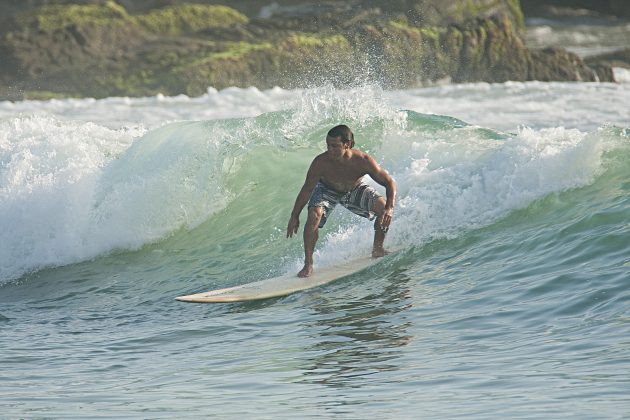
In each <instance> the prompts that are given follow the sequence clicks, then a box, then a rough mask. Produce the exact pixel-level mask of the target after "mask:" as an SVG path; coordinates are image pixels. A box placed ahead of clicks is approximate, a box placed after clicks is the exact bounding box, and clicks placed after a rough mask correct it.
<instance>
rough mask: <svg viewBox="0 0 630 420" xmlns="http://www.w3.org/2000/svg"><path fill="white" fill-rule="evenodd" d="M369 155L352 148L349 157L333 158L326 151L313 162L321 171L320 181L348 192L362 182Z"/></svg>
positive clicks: (339, 190)
mask: <svg viewBox="0 0 630 420" xmlns="http://www.w3.org/2000/svg"><path fill="white" fill-rule="evenodd" d="M366 159H367V155H366V154H365V153H363V152H361V151H359V150H352V153H351V154H350V156H349V157H345V156H344V158H342V159H340V160H334V159H331V158H330V156H329V155H328V154H327V153H326V152H324V153H322V154H320V155H319V156H317V157H316V158H315V160H314V162H313V164H314V165H315V167H316V168H317V170H318V172H319V173H320V181H322V182H323V183H324V184H326V185H327V186H328V187H330V188H332V189H334V190H335V191H337V192H348V191H350V190H352V189H353V188H354V187H356V186H357V185H359V184H360V183H361V180H362V179H363V176H364V175H366V174H367V173H368V172H367V165H366Z"/></svg>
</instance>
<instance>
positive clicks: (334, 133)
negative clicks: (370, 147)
mask: <svg viewBox="0 0 630 420" xmlns="http://www.w3.org/2000/svg"><path fill="white" fill-rule="evenodd" d="M328 137H332V138H337V137H341V142H342V143H345V144H348V143H350V148H351V149H352V148H353V147H354V134H352V130H350V127H348V126H347V125H338V126H336V127H333V128H331V129H330V131H329V132H328Z"/></svg>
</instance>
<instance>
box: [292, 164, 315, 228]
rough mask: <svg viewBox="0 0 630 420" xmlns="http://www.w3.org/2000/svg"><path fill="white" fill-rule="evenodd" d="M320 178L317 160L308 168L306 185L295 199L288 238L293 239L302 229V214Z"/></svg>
mask: <svg viewBox="0 0 630 420" xmlns="http://www.w3.org/2000/svg"><path fill="white" fill-rule="evenodd" d="M320 178H321V174H320V169H319V164H318V162H317V158H315V159H314V160H313V163H311V166H310V167H309V168H308V172H307V173H306V180H305V181H304V185H302V189H301V190H300V192H299V193H298V195H297V198H296V199H295V204H294V205H293V211H292V212H291V217H290V218H289V224H288V225H287V238H291V237H292V236H293V235H294V234H296V233H297V230H298V227H300V213H301V212H302V209H303V208H304V206H306V204H307V203H308V199H309V198H310V197H311V193H312V192H313V189H314V188H315V185H317V182H318V181H319V179H320Z"/></svg>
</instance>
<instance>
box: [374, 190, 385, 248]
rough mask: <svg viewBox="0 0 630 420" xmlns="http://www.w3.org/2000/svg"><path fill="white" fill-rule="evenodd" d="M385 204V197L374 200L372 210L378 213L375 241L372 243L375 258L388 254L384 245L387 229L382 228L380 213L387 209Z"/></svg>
mask: <svg viewBox="0 0 630 420" xmlns="http://www.w3.org/2000/svg"><path fill="white" fill-rule="evenodd" d="M385 204H386V201H385V199H384V198H383V197H379V198H378V199H377V200H376V201H375V202H374V207H373V209H372V211H373V212H374V213H376V214H377V217H376V220H374V243H373V245H372V257H373V258H378V257H382V256H384V255H385V254H387V252H386V251H385V248H384V247H383V243H384V242H385V234H386V233H387V230H383V229H382V228H381V225H380V224H379V219H380V215H381V214H382V213H383V211H385Z"/></svg>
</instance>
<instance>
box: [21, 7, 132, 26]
mask: <svg viewBox="0 0 630 420" xmlns="http://www.w3.org/2000/svg"><path fill="white" fill-rule="evenodd" d="M128 20H129V15H128V14H127V12H126V11H125V9H124V8H123V7H122V6H120V5H118V4H117V3H116V2H114V1H107V2H105V3H104V4H103V5H94V4H87V5H81V4H70V5H50V6H43V7H41V8H39V9H37V10H36V11H35V12H31V13H24V14H22V15H20V16H18V17H17V19H16V21H17V22H18V24H19V25H20V26H22V27H23V28H24V29H36V30H40V31H43V32H53V31H56V30H59V29H63V28H67V27H69V26H76V27H79V28H80V27H85V26H106V25H111V24H112V23H120V22H125V21H128Z"/></svg>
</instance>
